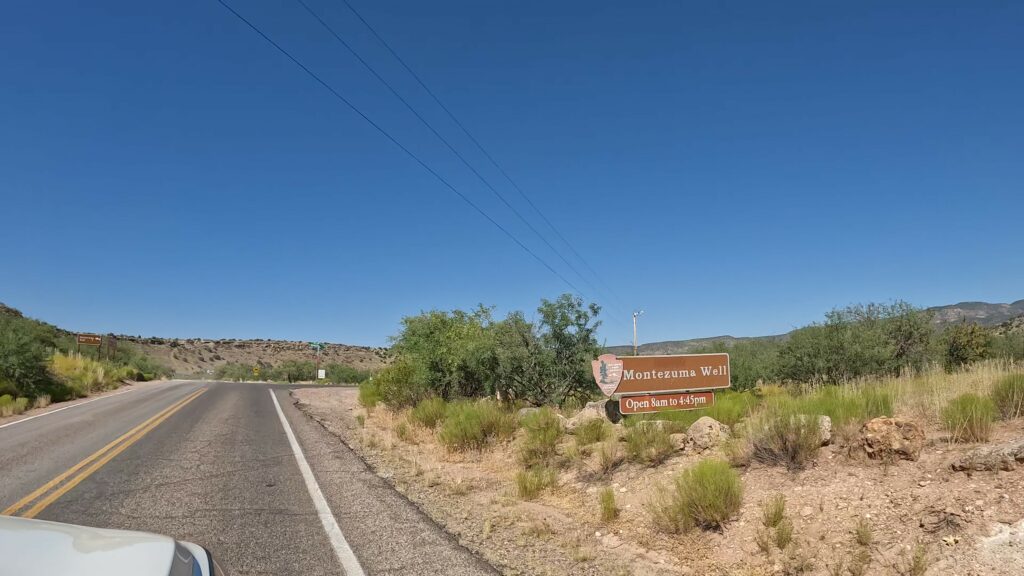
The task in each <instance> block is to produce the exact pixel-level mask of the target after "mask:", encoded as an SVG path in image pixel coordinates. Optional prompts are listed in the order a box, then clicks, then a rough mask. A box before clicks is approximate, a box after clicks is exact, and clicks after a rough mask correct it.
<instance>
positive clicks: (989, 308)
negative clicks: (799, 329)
mask: <svg viewBox="0 0 1024 576" xmlns="http://www.w3.org/2000/svg"><path fill="white" fill-rule="evenodd" d="M928 310H929V311H930V312H932V313H934V318H933V319H932V323H933V324H935V325H936V326H939V327H942V326H947V325H949V324H955V323H957V322H964V321H966V322H976V323H978V324H981V325H982V326H985V327H990V328H993V327H997V326H999V327H1001V328H1002V326H1003V325H1005V326H1006V327H1011V328H1009V329H1015V328H1016V327H1017V326H1019V325H1021V324H1024V320H1020V319H1019V318H1020V317H1022V316H1024V300H1017V301H1016V302H1011V303H1009V304H1000V303H989V302H960V303H959V304H948V305H946V306H933V307H931V308H928ZM787 337H789V333H786V334H776V335H773V336H712V337H710V338H693V339H690V340H666V341H663V342H650V343H647V344H641V345H640V346H638V347H637V348H638V350H637V351H638V353H639V354H642V355H645V356H650V355H656V354H688V353H690V352H693V351H694V350H697V349H699V348H702V347H704V346H708V345H710V344H714V343H716V342H721V343H724V344H727V345H732V344H735V343H736V342H743V341H747V340H785V339H786V338H787ZM605 350H606V351H608V352H610V353H612V354H623V355H625V354H632V353H633V347H632V346H630V345H628V344H627V345H624V346H608V347H606V348H605Z"/></svg>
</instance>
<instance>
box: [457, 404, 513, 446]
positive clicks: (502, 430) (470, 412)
mask: <svg viewBox="0 0 1024 576" xmlns="http://www.w3.org/2000/svg"><path fill="white" fill-rule="evenodd" d="M515 431H516V417H515V415H514V414H512V413H510V412H509V411H508V410H506V409H505V408H504V407H503V406H502V405H500V404H498V403H497V402H494V401H492V400H481V401H479V402H467V401H462V402H455V403H453V404H452V405H451V406H450V408H449V410H448V415H447V416H446V417H445V420H444V423H443V424H442V425H441V430H440V432H438V440H439V441H440V442H441V444H442V445H443V446H444V447H445V448H447V449H448V450H451V451H455V452H461V451H465V450H482V449H483V448H485V447H486V446H487V445H488V444H490V443H492V442H497V441H501V440H507V439H509V438H511V437H512V435H513V434H514V433H515Z"/></svg>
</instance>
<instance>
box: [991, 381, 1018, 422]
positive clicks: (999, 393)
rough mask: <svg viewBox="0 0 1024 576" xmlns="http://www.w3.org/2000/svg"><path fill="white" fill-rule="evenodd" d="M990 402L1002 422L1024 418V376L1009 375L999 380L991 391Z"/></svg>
mask: <svg viewBox="0 0 1024 576" xmlns="http://www.w3.org/2000/svg"><path fill="white" fill-rule="evenodd" d="M992 401H993V402H995V405H996V409H997V410H998V411H999V417H1000V418H1002V419H1003V420H1012V419H1014V418H1020V417H1021V416H1024V374H1011V375H1009V376H1006V377H1004V378H1002V379H1001V380H999V382H997V383H996V385H995V387H994V388H993V389H992Z"/></svg>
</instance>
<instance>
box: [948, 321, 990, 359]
mask: <svg viewBox="0 0 1024 576" xmlns="http://www.w3.org/2000/svg"><path fill="white" fill-rule="evenodd" d="M989 338H990V336H989V332H988V330H985V329H984V328H982V327H981V326H979V325H977V324H974V323H967V322H961V323H959V324H955V325H953V326H950V327H949V328H946V331H945V332H944V333H943V334H942V346H943V363H944V364H945V366H946V370H950V371H951V370H954V369H957V368H961V367H963V366H965V365H967V364H971V363H973V362H977V361H979V360H983V359H985V358H987V357H988V354H989Z"/></svg>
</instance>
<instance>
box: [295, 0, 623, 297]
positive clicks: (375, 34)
mask: <svg viewBox="0 0 1024 576" xmlns="http://www.w3.org/2000/svg"><path fill="white" fill-rule="evenodd" d="M296 1H298V2H302V3H303V5H305V2H303V0H296ZM341 1H342V2H343V3H344V4H345V6H346V7H347V8H348V9H349V11H351V12H352V14H353V15H354V16H355V17H356V18H357V19H358V20H359V21H360V22H361V23H362V24H363V26H365V27H366V29H367V30H369V31H370V33H371V34H372V35H373V37H374V38H376V39H377V41H378V42H380V43H381V45H382V46H384V48H385V49H386V50H387V51H388V52H389V53H390V54H391V56H393V57H394V58H395V60H396V61H397V62H398V63H399V64H400V65H401V66H402V68H404V69H405V71H406V72H408V73H409V75H410V76H412V78H413V79H414V80H415V81H416V83H417V84H419V86H420V87H421V88H423V91H424V92H426V93H427V94H428V95H429V96H430V97H431V99H433V101H434V102H435V103H436V104H437V105H438V106H439V107H440V108H441V109H442V110H444V112H445V114H447V115H448V117H449V118H450V119H451V120H452V122H453V123H454V124H455V125H456V126H458V127H459V129H460V130H462V133H463V134H465V135H466V137H467V138H469V140H470V141H471V142H472V143H473V144H474V145H475V146H476V147H477V149H479V150H480V152H481V153H482V154H483V155H484V157H485V158H487V160H488V161H489V162H490V163H491V164H492V165H493V166H494V167H495V168H496V169H497V170H498V172H499V173H500V174H501V175H502V176H503V177H504V178H505V180H507V181H508V183H509V184H510V185H511V186H512V188H513V189H515V191H516V192H518V193H519V195H520V196H521V197H522V198H523V200H525V201H526V203H527V204H528V205H529V206H530V208H532V209H533V211H534V212H536V213H537V215H538V216H540V218H541V219H542V220H543V221H544V223H545V224H546V225H547V226H548V228H550V229H551V231H552V232H554V233H555V235H556V236H557V237H558V239H559V240H561V241H562V243H563V244H565V245H566V246H567V247H568V248H569V251H570V252H572V253H573V255H575V256H576V258H577V259H578V260H579V261H580V262H582V263H583V266H584V267H586V269H587V270H588V271H589V272H590V273H591V274H592V275H593V276H594V278H596V279H597V281H598V283H600V284H601V285H602V287H603V288H604V289H605V291H607V293H608V294H609V295H611V296H612V297H613V298H614V299H615V300H616V301H617V303H618V304H619V305H620V306H622V307H624V308H625V307H626V306H625V304H624V303H623V301H622V299H621V298H619V296H618V294H616V293H615V291H614V290H613V289H612V288H611V286H609V285H608V284H607V283H606V282H605V281H604V278H603V277H602V276H601V275H600V274H598V273H597V271H596V270H594V268H593V266H591V265H590V263H589V262H587V260H586V258H584V257H583V255H582V254H580V253H579V252H578V251H577V250H576V248H574V247H573V245H572V243H571V242H569V240H568V239H567V238H566V237H565V236H564V235H563V234H562V233H561V232H560V231H559V230H558V228H557V227H556V226H555V225H554V223H552V222H551V220H550V219H549V218H548V217H547V216H546V215H545V214H544V212H543V211H542V210H541V209H540V208H539V207H538V206H537V205H536V204H535V203H534V202H533V200H532V199H530V197H529V196H528V195H527V194H526V192H524V191H523V189H522V188H520V187H519V185H518V184H517V183H516V182H515V180H513V179H512V177H511V176H510V175H509V174H508V172H506V171H505V169H504V168H503V167H502V166H501V165H500V164H499V163H498V161H497V160H495V158H494V157H493V156H492V155H491V153H490V152H488V151H487V149H486V148H484V146H483V144H481V143H480V141H479V140H477V139H476V137H475V136H473V134H472V133H471V132H470V131H469V129H468V128H466V126H465V125H464V124H463V123H462V122H461V121H460V120H459V119H458V118H457V117H456V116H455V114H454V113H453V112H452V111H451V110H450V109H449V108H448V106H446V105H445V104H444V102H442V101H441V99H440V98H439V97H438V96H437V94H435V93H434V91H433V90H431V89H430V87H428V86H427V84H426V82H424V81H423V79H422V78H420V76H419V74H417V73H416V72H415V71H413V69H412V67H410V66H409V65H408V64H406V62H405V60H404V59H403V58H402V57H401V56H399V54H398V52H397V51H396V50H395V49H394V48H392V47H391V44H390V43H388V41H387V40H385V39H384V38H383V37H382V36H381V35H380V34H379V33H378V32H377V30H376V29H375V28H374V27H373V26H372V25H371V24H370V23H369V22H368V21H367V20H366V18H363V15H362V14H360V13H359V11H358V10H356V9H355V7H354V6H352V4H351V3H350V2H349V0H341ZM307 9H308V8H307ZM570 268H571V266H570ZM577 274H578V273H577Z"/></svg>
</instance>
